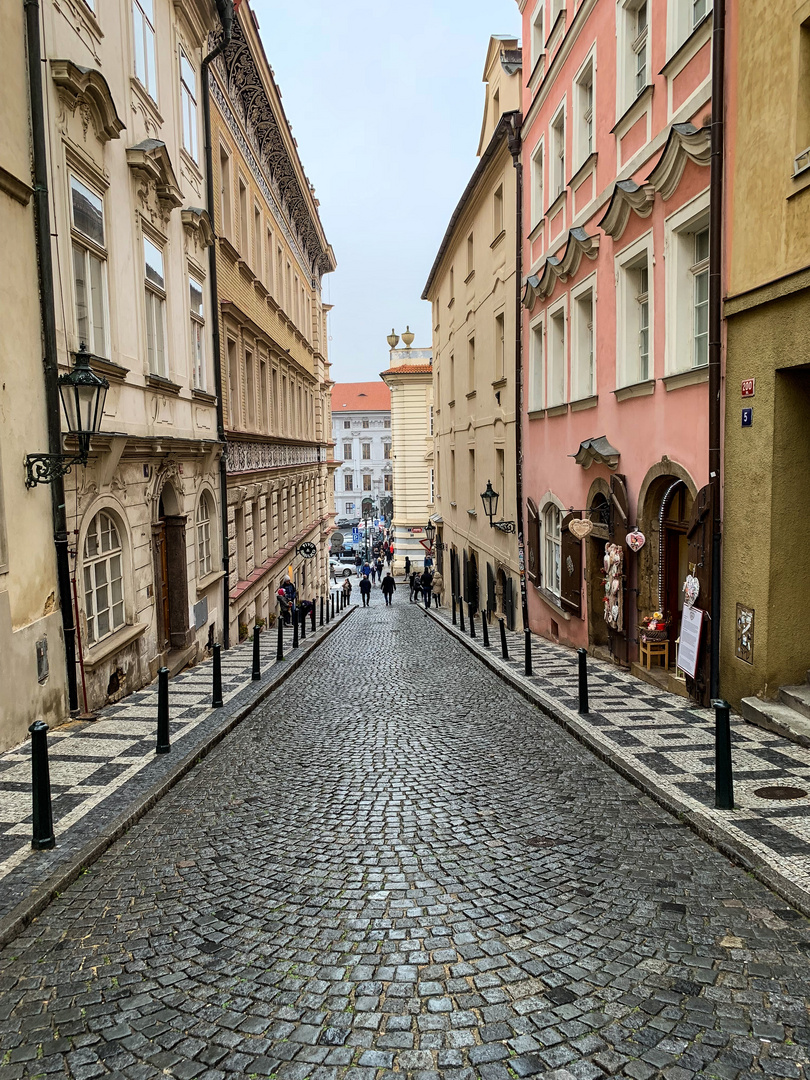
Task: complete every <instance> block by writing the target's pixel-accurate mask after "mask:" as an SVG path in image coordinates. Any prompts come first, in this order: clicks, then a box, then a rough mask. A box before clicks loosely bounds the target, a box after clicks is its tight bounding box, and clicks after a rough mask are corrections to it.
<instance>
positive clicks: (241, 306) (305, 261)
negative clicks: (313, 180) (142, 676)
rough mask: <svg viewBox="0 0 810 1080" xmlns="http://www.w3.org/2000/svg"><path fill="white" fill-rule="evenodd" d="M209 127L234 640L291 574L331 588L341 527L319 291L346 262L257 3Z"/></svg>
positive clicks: (226, 69)
mask: <svg viewBox="0 0 810 1080" xmlns="http://www.w3.org/2000/svg"><path fill="white" fill-rule="evenodd" d="M211 123H212V154H213V162H214V170H215V173H216V179H217V192H218V198H217V199H216V206H215V208H214V217H215V222H214V225H215V231H216V236H217V240H216V243H217V277H218V286H219V298H220V317H221V318H220V334H221V356H222V385H221V388H220V391H221V393H222V397H223V402H224V407H225V428H226V436H227V451H226V459H227V469H228V531H229V539H230V550H229V556H230V558H229V575H230V581H229V586H230V587H229V622H230V630H231V640H232V641H236V640H237V636H241V637H244V636H245V635H246V634H247V632H248V631H249V629H250V628H251V627H252V626H253V623H254V620H257V619H258V620H262V619H266V618H267V616H268V615H271V614H275V613H276V611H277V608H276V591H277V589H278V587H279V585H280V584H281V582H282V581H283V580H284V578H285V577H287V576H288V574H290V573H291V574H292V578H293V580H294V582H295V584H296V587H297V589H298V591H299V595H300V596H301V597H303V598H313V597H316V596H318V595H321V594H323V593H324V592H325V591H328V535H329V532H330V531H331V529H332V527H333V523H334V495H333V481H332V477H331V470H332V469H334V463H331V464H327V459H328V458H329V457H330V456H331V455H330V454H329V445H330V443H331V427H332V418H331V387H332V383H331V381H330V377H329V361H328V358H327V345H326V341H327V325H326V324H327V315H328V310H329V307H328V305H325V304H324V303H323V301H322V297H321V281H322V277H323V275H324V274H325V273H328V272H330V271H331V270H334V268H335V265H336V264H335V258H334V255H333V252H332V249H331V247H330V246H329V244H328V242H327V240H326V237H325V235H324V232H323V227H322V225H321V222H320V219H319V216H318V203H317V200H316V199H315V196H314V190H313V189H312V187H311V185H310V183H309V180H308V179H307V177H306V175H305V173H304V170H303V166H302V164H301V161H300V159H299V157H298V152H297V149H296V145H295V142H294V139H293V137H292V133H291V131H290V127H289V124H288V122H287V119H286V116H285V114H284V109H283V108H282V105H281V98H280V95H279V92H278V88H277V86H276V84H275V81H274V79H273V75H272V72H271V70H270V67H269V65H268V63H267V60H266V58H265V54H264V50H263V48H262V44H261V40H260V38H259V34H258V30H257V26H256V23H255V20H254V16H253V14H252V13H251V10H250V8H249V5H248V3H247V2H244V3H243V4H242V5H241V6H240V8H239V12H238V14H237V17H236V18H235V20H234V29H233V37H232V39H231V42H230V44H229V45H228V47H227V49H226V50H225V52H224V54H223V55H222V56H221V57H220V58H218V60H217V61H215V63H214V65H213V67H212V78H211ZM309 544H314V546H315V548H316V550H317V554H316V555H315V556H314V557H313V558H307V557H305V556H304V555H303V554H301V549H302V546H304V545H309ZM304 550H311V549H309V548H308V547H307V548H304Z"/></svg>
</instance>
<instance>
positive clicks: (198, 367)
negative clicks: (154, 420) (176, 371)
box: [188, 274, 205, 390]
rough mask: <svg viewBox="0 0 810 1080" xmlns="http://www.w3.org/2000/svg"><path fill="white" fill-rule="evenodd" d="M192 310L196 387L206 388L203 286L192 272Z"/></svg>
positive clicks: (190, 278)
mask: <svg viewBox="0 0 810 1080" xmlns="http://www.w3.org/2000/svg"><path fill="white" fill-rule="evenodd" d="M188 287H189V304H190V311H191V366H192V377H193V380H194V388H195V389H196V390H205V314H204V311H203V287H202V285H201V284H200V282H199V281H197V279H196V278H195V277H193V276H192V275H191V274H189V278H188Z"/></svg>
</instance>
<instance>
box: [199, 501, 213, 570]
mask: <svg viewBox="0 0 810 1080" xmlns="http://www.w3.org/2000/svg"><path fill="white" fill-rule="evenodd" d="M209 503H210V499H209V497H208V495H207V494H206V493H205V492H203V494H202V495H201V496H200V501H199V502H198V503H197V576H198V577H200V578H204V577H207V575H208V574H210V573H211V570H212V563H211V507H210V505H209Z"/></svg>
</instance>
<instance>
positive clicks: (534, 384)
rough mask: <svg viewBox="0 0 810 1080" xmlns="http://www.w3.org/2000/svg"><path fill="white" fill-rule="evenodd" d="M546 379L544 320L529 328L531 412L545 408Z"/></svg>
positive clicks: (537, 320)
mask: <svg viewBox="0 0 810 1080" xmlns="http://www.w3.org/2000/svg"><path fill="white" fill-rule="evenodd" d="M544 383H545V378H544V371H543V319H542V316H541V317H540V318H538V319H535V321H534V322H533V323H532V324H531V325H530V327H529V412H537V411H539V410H540V409H544V408H545V386H544Z"/></svg>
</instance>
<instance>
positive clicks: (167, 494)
mask: <svg viewBox="0 0 810 1080" xmlns="http://www.w3.org/2000/svg"><path fill="white" fill-rule="evenodd" d="M152 537H153V541H154V553H155V607H156V610H157V636H158V648H159V649H160V651H161V652H168V651H172V650H175V649H184V648H186V646H187V645H189V643H190V637H191V631H190V629H189V625H188V566H187V557H186V517H185V515H184V514H181V513H180V502H179V499H178V497H177V493H176V491H175V490H174V487H173V486H172V485H171V484H170V483H166V484H164V485H163V488H162V489H161V492H160V496H159V498H158V505H157V521H155V522H154V523H153V525H152Z"/></svg>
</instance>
